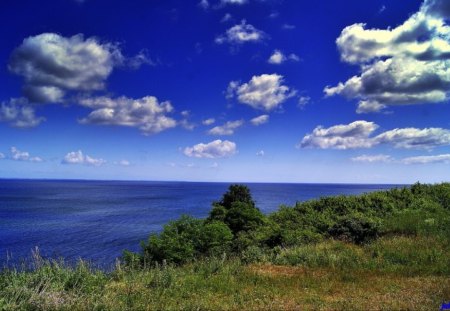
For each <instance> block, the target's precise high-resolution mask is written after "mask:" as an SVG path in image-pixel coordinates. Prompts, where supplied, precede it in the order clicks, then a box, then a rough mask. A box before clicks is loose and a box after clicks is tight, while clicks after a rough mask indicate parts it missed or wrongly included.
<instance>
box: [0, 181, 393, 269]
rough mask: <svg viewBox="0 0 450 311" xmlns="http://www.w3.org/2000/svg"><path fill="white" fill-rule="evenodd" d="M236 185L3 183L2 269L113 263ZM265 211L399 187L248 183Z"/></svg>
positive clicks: (0, 211) (0, 195) (0, 191)
mask: <svg viewBox="0 0 450 311" xmlns="http://www.w3.org/2000/svg"><path fill="white" fill-rule="evenodd" d="M229 185H230V184H229V183H192V182H141V181H67V180H6V179H3V180H0V267H1V266H3V265H5V264H17V263H19V262H20V261H21V260H22V259H24V258H29V257H30V255H31V251H32V250H33V249H35V247H38V248H39V250H40V253H41V254H42V255H44V256H46V257H52V258H59V257H63V258H65V260H67V261H68V262H73V261H76V260H77V259H79V258H83V259H86V260H89V261H90V262H91V263H92V264H94V265H99V266H108V265H112V264H113V263H114V262H115V258H117V257H118V256H120V255H121V254H122V251H123V250H124V249H128V250H132V251H138V250H139V242H140V241H142V240H145V239H146V238H147V237H148V235H149V233H151V232H158V231H160V230H161V229H162V227H163V225H164V224H165V223H167V222H168V221H170V220H174V219H177V218H178V217H179V216H180V215H182V214H189V215H192V216H195V217H206V216H207V214H208V212H209V210H210V208H211V203H212V202H213V201H217V200H219V199H220V198H221V196H222V194H223V193H224V192H225V191H226V190H227V188H228V186H229ZM246 185H247V186H248V187H249V188H250V190H251V192H252V195H253V198H254V199H255V201H256V204H257V206H258V207H259V208H260V209H261V210H262V211H263V212H264V213H270V212H272V211H275V210H276V209H277V208H278V206H280V205H281V204H285V205H294V204H295V202H297V201H305V200H309V199H314V198H319V197H321V196H329V195H340V194H361V193H364V192H370V191H377V190H384V189H390V188H393V187H398V186H399V185H351V184H263V183H261V184H256V183H249V184H246Z"/></svg>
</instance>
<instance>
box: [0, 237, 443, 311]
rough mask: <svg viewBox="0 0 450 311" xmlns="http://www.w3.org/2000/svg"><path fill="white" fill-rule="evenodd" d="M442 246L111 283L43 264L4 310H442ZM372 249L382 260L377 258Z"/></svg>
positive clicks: (324, 246) (186, 270) (349, 250)
mask: <svg viewBox="0 0 450 311" xmlns="http://www.w3.org/2000/svg"><path fill="white" fill-rule="evenodd" d="M441 242H442V241H438V240H435V239H433V238H419V237H388V238H383V239H381V240H378V241H376V242H374V243H373V244H369V245H366V246H355V245H353V244H348V243H343V242H337V241H325V242H322V243H319V244H316V245H313V246H311V245H307V246H304V247H297V248H295V249H287V250H283V251H282V252H281V253H280V254H278V255H276V256H274V257H273V258H270V259H269V258H266V259H265V260H262V262H260V263H255V264H243V263H242V262H241V260H240V259H217V258H216V259H215V258H209V259H205V260H202V261H198V262H195V263H191V264H187V265H184V266H181V267H172V266H159V267H155V268H152V269H148V270H126V269H123V268H121V267H117V268H116V270H115V271H114V272H112V273H110V274H105V273H103V272H100V271H95V270H90V269H89V268H88V267H87V266H86V265H85V264H83V263H80V264H79V265H78V267H76V268H69V267H67V266H65V265H63V264H60V263H56V262H53V263H50V262H46V261H41V260H40V259H38V260H37V261H36V262H37V269H36V270H35V271H33V272H19V271H13V270H8V271H4V272H3V273H2V274H1V276H0V297H2V298H0V310H16V309H23V310H127V309H128V310H176V309H185V310H198V309H199V310H211V309H217V310H222V309H226V310H229V309H235V310H237V309H247V310H248V309H273V310H292V309H337V310H350V309H356V310H361V309H386V310H392V309H403V310H404V309H413V310H436V309H438V308H439V305H440V303H442V301H444V300H448V299H449V298H450V277H449V276H450V273H449V271H448V269H449V265H450V262H449V258H450V250H449V247H448V245H445V244H441ZM375 249H382V254H379V255H378V256H377V257H373V253H374V250H375ZM394 252H395V253H396V254H397V255H396V256H393V255H392V253H394ZM293 254H296V256H294V255H293ZM302 254H303V255H302ZM292 258H295V260H296V261H295V262H291V261H289V260H292ZM298 258H302V259H298ZM268 260H270V261H268ZM277 263H282V264H283V265H280V264H277ZM349 263H351V264H349Z"/></svg>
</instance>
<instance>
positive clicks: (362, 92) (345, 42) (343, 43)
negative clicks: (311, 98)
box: [324, 0, 450, 113]
mask: <svg viewBox="0 0 450 311" xmlns="http://www.w3.org/2000/svg"><path fill="white" fill-rule="evenodd" d="M447 10H448V1H446V0H426V1H424V3H423V4H422V6H421V8H420V10H419V11H418V12H417V13H415V14H413V15H412V16H411V17H409V18H408V19H407V20H406V21H405V22H404V23H403V24H401V25H400V26H397V27H395V28H392V29H391V28H388V29H367V28H366V25H365V24H354V25H350V26H348V27H346V28H345V29H344V30H343V31H342V33H341V35H340V36H339V37H338V39H337V40H336V43H337V46H338V48H339V51H340V54H341V58H342V60H343V61H345V62H348V63H352V64H359V65H360V68H361V74H360V75H356V76H354V77H352V78H350V79H349V80H347V81H346V82H344V83H342V82H341V83H339V84H338V85H337V86H334V87H326V88H325V90H324V91H325V93H326V95H328V96H332V95H336V94H340V95H343V96H345V97H347V98H350V99H359V100H360V102H359V106H358V110H357V112H358V113H367V112H379V111H381V110H382V109H384V108H385V107H386V106H388V105H407V104H422V103H437V102H443V101H446V100H447V99H448V97H449V92H450V27H449V26H448V25H447V24H446V21H447V20H448V17H449V15H448V14H447V13H448V12H447Z"/></svg>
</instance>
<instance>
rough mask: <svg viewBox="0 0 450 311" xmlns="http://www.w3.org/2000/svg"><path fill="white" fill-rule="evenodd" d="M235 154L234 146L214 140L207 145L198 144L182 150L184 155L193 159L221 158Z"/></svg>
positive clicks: (228, 142)
mask: <svg viewBox="0 0 450 311" xmlns="http://www.w3.org/2000/svg"><path fill="white" fill-rule="evenodd" d="M236 152H237V150H236V144H235V143H234V142H232V141H229V140H224V141H222V140H220V139H217V140H214V141H212V142H209V143H207V144H204V143H199V144H197V145H194V146H192V147H186V148H184V150H183V153H184V155H186V156H188V157H194V158H208V159H215V158H223V157H230V156H232V155H234V154H235V153H236Z"/></svg>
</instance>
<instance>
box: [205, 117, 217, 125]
mask: <svg viewBox="0 0 450 311" xmlns="http://www.w3.org/2000/svg"><path fill="white" fill-rule="evenodd" d="M215 122H216V119H214V118H209V119H205V120H203V121H202V124H203V125H211V124H214V123H215Z"/></svg>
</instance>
